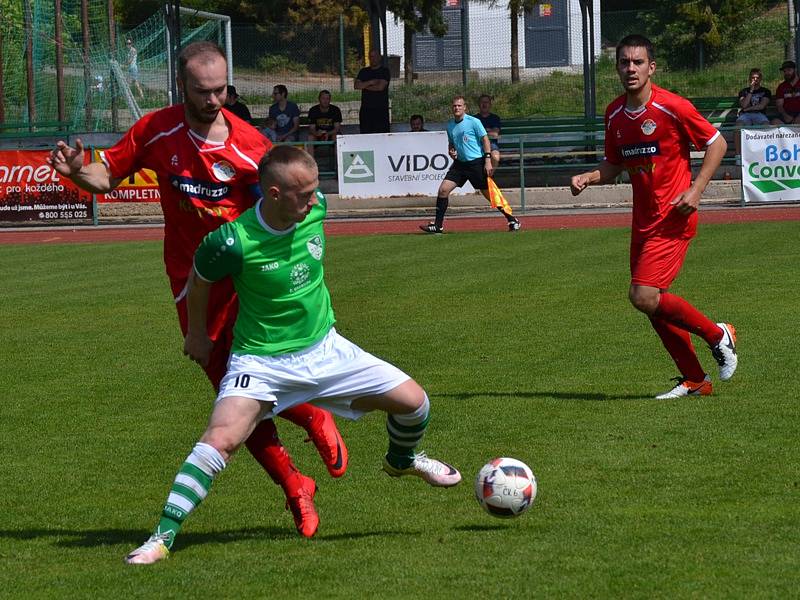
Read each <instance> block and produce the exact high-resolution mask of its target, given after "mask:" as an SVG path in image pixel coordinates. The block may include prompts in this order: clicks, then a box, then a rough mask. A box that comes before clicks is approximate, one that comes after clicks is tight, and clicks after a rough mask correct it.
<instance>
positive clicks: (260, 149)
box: [240, 123, 272, 185]
mask: <svg viewBox="0 0 800 600" xmlns="http://www.w3.org/2000/svg"><path fill="white" fill-rule="evenodd" d="M244 125H246V128H243V129H245V132H246V133H245V135H246V138H245V139H247V145H246V146H245V147H243V148H240V150H241V151H242V152H244V153H245V154H246V155H247V156H248V158H250V159H251V160H252V161H253V162H254V163H255V164H256V166H258V164H259V163H260V162H261V158H262V157H263V156H264V155H265V154H266V153H267V152H269V151H270V150H272V142H270V141H269V140H268V139H267V138H266V137H264V135H262V134H261V132H260V131H258V130H257V129H255V128H254V127H252V126H250V125H248V124H247V123H244ZM248 130H252V131H248ZM245 183H246V184H248V185H252V184H256V185H258V169H257V168H256V169H255V170H253V171H250V170H248V171H247V175H246V178H245Z"/></svg>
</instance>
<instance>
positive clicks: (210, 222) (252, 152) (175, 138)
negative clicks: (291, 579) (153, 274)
mask: <svg viewBox="0 0 800 600" xmlns="http://www.w3.org/2000/svg"><path fill="white" fill-rule="evenodd" d="M227 83H228V81H227V62H226V59H225V55H224V54H223V52H222V50H221V49H220V48H219V47H218V46H216V45H215V44H213V43H210V42H196V43H193V44H189V45H188V46H186V47H185V48H184V49H183V51H182V52H181V54H180V56H179V58H178V87H179V88H180V90H181V92H182V93H183V96H184V98H185V101H184V103H183V104H180V105H177V106H172V107H169V108H165V109H162V110H158V111H156V112H153V113H150V114H148V115H145V116H144V117H142V118H141V119H140V120H139V121H138V122H136V123H135V124H134V125H133V127H131V129H130V130H129V131H128V132H127V133H126V134H125V135H124V136H123V137H122V139H121V140H120V141H119V142H117V144H115V145H114V146H113V147H112V148H110V149H108V150H106V151H105V152H104V153H103V156H102V159H103V162H97V163H89V164H84V163H83V155H84V149H83V145H82V143H81V141H80V140H76V142H75V147H74V148H72V147H70V146H68V145H67V144H66V143H64V142H59V143H58V145H57V147H56V149H55V150H53V152H52V153H51V155H50V158H49V161H48V162H49V163H50V164H51V165H52V166H53V167H54V168H55V169H56V171H58V172H59V173H60V174H61V175H64V176H66V177H69V178H70V179H71V180H72V181H73V182H75V183H76V184H77V185H78V186H80V187H82V188H83V189H85V190H87V191H90V192H93V193H107V192H110V191H111V190H112V189H114V188H115V187H116V186H117V185H118V184H119V183H120V181H122V180H123V179H124V178H125V177H127V176H128V175H130V174H132V173H135V172H136V171H138V170H139V169H142V168H147V169H152V170H153V171H155V172H156V174H157V175H158V184H159V190H160V192H161V207H162V210H163V213H164V263H165V265H166V270H167V276H168V277H169V280H170V285H171V287H172V293H173V295H174V297H175V305H176V307H177V309H178V316H179V320H180V325H181V330H182V331H183V333H184V335H186V330H187V313H186V299H185V294H186V284H187V281H188V277H189V275H190V274H191V272H192V268H193V266H192V260H193V256H194V252H195V250H196V249H197V246H198V245H199V244H200V241H201V240H202V239H203V238H204V237H205V235H206V234H207V233H209V232H211V231H214V230H215V229H217V228H218V227H219V226H220V225H222V224H223V223H227V222H229V221H233V220H234V219H236V217H238V216H239V215H240V214H242V213H243V212H245V211H246V210H247V209H248V208H250V207H251V206H253V205H254V204H255V201H256V200H257V199H258V198H259V197H260V191H259V188H258V162H259V160H261V157H262V156H263V155H264V154H265V153H266V152H267V151H268V150H269V149H270V148H271V144H270V142H269V141H268V140H267V139H266V138H265V137H264V136H262V135H261V134H260V133H259V132H258V131H257V130H256V129H254V128H253V127H252V126H250V125H248V124H247V123H245V122H244V121H242V120H241V119H239V118H238V117H236V116H235V115H234V114H233V113H230V112H228V111H227V110H224V109H223V106H224V104H225V96H226V93H227ZM237 310H238V300H237V297H236V294H235V292H234V289H233V284H232V283H231V281H230V279H224V280H222V281H220V282H218V283H216V284H214V286H213V288H212V292H211V299H210V303H209V313H208V331H209V336H210V337H211V339H212V340H213V341H214V346H213V351H212V354H211V357H210V360H209V361H208V364H207V366H204V367H203V368H204V370H205V372H206V375H207V376H208V379H209V380H210V381H211V384H212V385H213V386H214V389H215V390H217V391H219V383H220V381H221V379H222V377H223V375H225V372H226V366H227V360H228V355H229V353H230V349H231V342H232V340H233V325H234V323H235V321H236V314H237ZM287 412H288V413H289V414H287ZM281 416H285V417H286V418H287V419H289V420H290V421H292V422H293V423H296V424H297V425H300V426H301V427H303V428H304V429H305V430H306V431H307V432H308V434H309V437H310V439H311V441H313V442H314V445H315V446H316V447H317V449H318V450H319V453H320V455H321V456H322V459H323V461H324V462H325V464H326V466H327V468H328V471H329V472H330V474H331V475H332V476H333V477H340V476H341V475H343V474H344V472H345V469H346V468H347V448H346V447H345V445H344V441H343V440H342V438H341V436H340V435H339V431H338V429H337V428H336V424H335V422H334V420H333V417H332V416H331V415H330V413H328V412H326V411H324V410H321V409H319V408H317V407H315V406H313V405H312V404H303V405H301V406H298V407H296V408H293V409H291V411H285V412H284V413H282V415H281ZM246 445H247V448H248V449H249V450H250V452H251V453H252V454H253V456H254V457H255V458H256V460H257V461H258V462H259V463H260V464H261V465H262V466H263V467H264V469H265V470H266V471H267V473H269V475H270V476H271V477H272V479H273V481H275V483H277V484H278V485H280V486H281V487H282V488H283V490H284V492H285V494H286V497H287V506H288V507H289V508H290V509H291V511H292V515H293V517H294V521H295V525H296V526H297V530H298V531H299V532H300V533H301V534H302V535H304V536H306V537H311V536H313V535H314V533H316V530H317V526H318V524H319V517H318V515H317V512H316V509H315V508H314V494H315V493H316V483H315V482H314V480H313V479H311V478H310V477H306V476H305V475H303V474H301V473H300V471H299V470H298V469H297V468H296V467H295V466H294V464H293V463H292V460H291V458H289V455H288V454H287V452H286V450H285V449H284V447H283V445H282V444H281V442H280V440H279V438H278V434H277V431H276V429H275V426H274V424H273V422H272V421H271V420H265V421H261V423H260V425H259V426H258V427H257V428H256V429H255V431H254V432H253V434H252V435H251V436H250V437H249V438H248V440H247V442H246ZM187 493H191V490H188V491H187Z"/></svg>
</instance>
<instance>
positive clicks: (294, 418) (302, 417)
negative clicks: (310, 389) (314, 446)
mask: <svg viewBox="0 0 800 600" xmlns="http://www.w3.org/2000/svg"><path fill="white" fill-rule="evenodd" d="M322 412H324V411H323V410H322V409H321V408H319V407H317V406H314V405H313V404H311V403H309V402H306V403H305V404H298V405H297V406H293V407H292V408H287V409H286V410H284V411H281V412H280V414H279V415H278V416H280V417H283V418H284V419H288V420H289V421H291V422H292V423H294V424H295V425H297V426H298V427H302V428H303V429H305V430H306V431H308V432H309V433H311V432H310V429H311V423H312V422H313V421H314V420H315V419H316V418H317V417H318V416H321V413H322Z"/></svg>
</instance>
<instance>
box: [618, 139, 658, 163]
mask: <svg viewBox="0 0 800 600" xmlns="http://www.w3.org/2000/svg"><path fill="white" fill-rule="evenodd" d="M619 153H620V155H621V156H622V158H623V159H634V158H646V157H650V156H658V155H660V154H661V148H660V146H659V144H658V142H643V143H639V144H625V145H623V146H620V148H619Z"/></svg>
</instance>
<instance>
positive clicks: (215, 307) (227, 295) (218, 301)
mask: <svg viewBox="0 0 800 600" xmlns="http://www.w3.org/2000/svg"><path fill="white" fill-rule="evenodd" d="M170 286H171V287H172V295H173V296H174V297H175V308H177V309H178V320H179V321H180V324H181V332H182V333H183V335H184V336H185V335H186V329H187V325H188V315H187V312H186V291H185V288H186V280H185V279H172V280H170ZM238 312H239V299H238V298H237V296H236V291H235V290H234V289H233V282H232V281H231V279H230V277H226V278H225V279H223V280H221V281H218V282H216V283H215V284H214V285H212V286H211V295H210V296H209V299H208V335H209V337H210V338H211V339H212V341H213V342H214V346H213V348H212V349H211V358H210V359H209V361H208V365H207V366H206V367H204V368H203V370H204V371H205V372H206V376H207V377H208V379H209V381H210V382H211V385H213V386H214V390H215V391H217V392H218V391H219V382H220V381H222V378H223V377H224V376H225V372H226V371H227V370H228V356H229V355H230V352H231V345H232V344H233V326H234V324H235V323H236V315H237V314H238Z"/></svg>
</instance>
